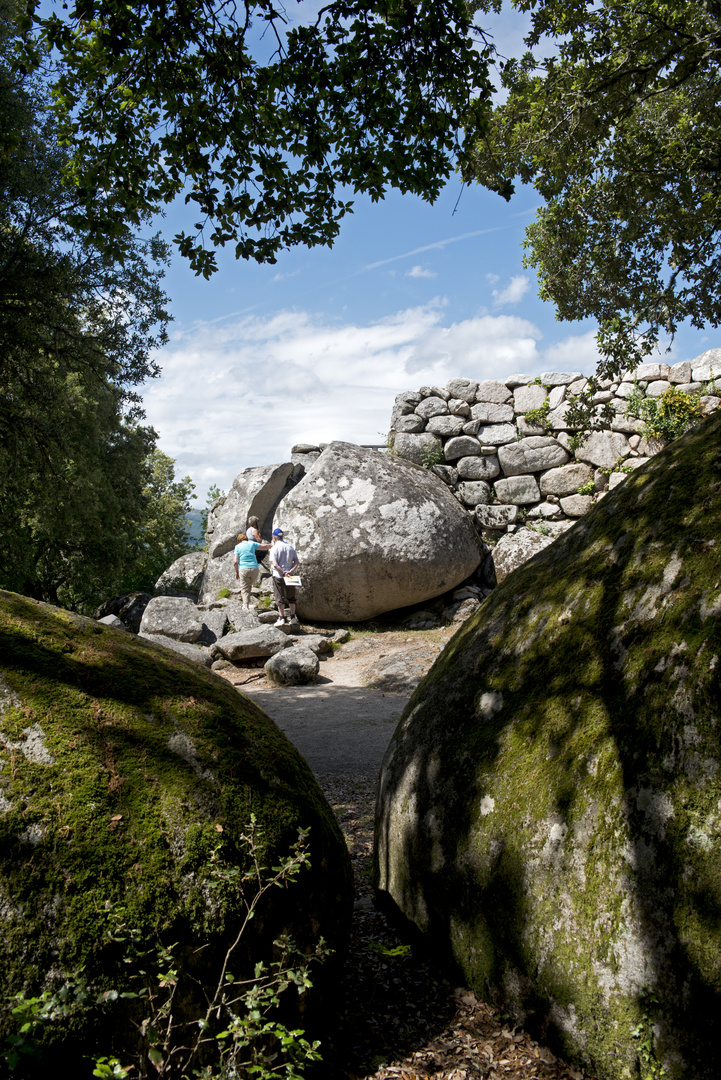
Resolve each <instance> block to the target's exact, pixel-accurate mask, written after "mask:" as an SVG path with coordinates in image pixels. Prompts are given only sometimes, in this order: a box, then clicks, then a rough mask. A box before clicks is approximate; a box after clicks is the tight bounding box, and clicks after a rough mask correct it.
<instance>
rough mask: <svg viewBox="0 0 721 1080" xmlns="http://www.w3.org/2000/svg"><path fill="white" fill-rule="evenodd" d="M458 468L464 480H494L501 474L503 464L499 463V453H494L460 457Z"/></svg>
mask: <svg viewBox="0 0 721 1080" xmlns="http://www.w3.org/2000/svg"><path fill="white" fill-rule="evenodd" d="M456 469H457V470H458V476H459V477H461V479H463V480H493V479H495V477H496V476H498V475H499V473H500V471H501V466H500V465H499V463H498V455H497V454H495V453H494V454H493V455H490V454H489V455H486V454H481V455H479V456H476V457H464V458H459V459H458V461H457V462H456Z"/></svg>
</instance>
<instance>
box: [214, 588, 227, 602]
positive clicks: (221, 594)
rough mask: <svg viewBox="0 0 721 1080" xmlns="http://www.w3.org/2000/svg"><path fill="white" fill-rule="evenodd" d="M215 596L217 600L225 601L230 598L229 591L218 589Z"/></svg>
mask: <svg viewBox="0 0 721 1080" xmlns="http://www.w3.org/2000/svg"><path fill="white" fill-rule="evenodd" d="M216 595H217V597H218V600H227V599H228V597H229V596H230V589H218V592H217V594H216Z"/></svg>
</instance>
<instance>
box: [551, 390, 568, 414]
mask: <svg viewBox="0 0 721 1080" xmlns="http://www.w3.org/2000/svg"><path fill="white" fill-rule="evenodd" d="M565 400H566V387H565V386H554V387H553V389H552V390H551V392H550V394H549V395H548V408H549V409H557V408H558V406H559V405H561V404H562V402H564V401H565Z"/></svg>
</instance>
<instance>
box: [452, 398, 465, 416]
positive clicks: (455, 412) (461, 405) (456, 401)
mask: <svg viewBox="0 0 721 1080" xmlns="http://www.w3.org/2000/svg"><path fill="white" fill-rule="evenodd" d="M448 411H449V412H450V413H451V415H452V416H465V417H466V418H467V417H469V416H470V415H471V406H470V405H469V404H468V402H467V401H462V400H461V398H451V400H450V401H449V402H448Z"/></svg>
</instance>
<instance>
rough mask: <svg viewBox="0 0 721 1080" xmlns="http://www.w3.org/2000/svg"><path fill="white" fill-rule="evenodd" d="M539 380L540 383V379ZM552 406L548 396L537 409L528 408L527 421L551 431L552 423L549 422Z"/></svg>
mask: <svg viewBox="0 0 721 1080" xmlns="http://www.w3.org/2000/svg"><path fill="white" fill-rule="evenodd" d="M538 381H539V383H540V379H539V380H538ZM550 408H551V403H550V401H549V400H548V398H546V400H545V401H544V402H543V404H542V405H539V407H538V408H537V409H527V410H526V413H525V420H526V423H528V424H534V425H537V426H538V427H542V428H543V430H544V431H551V430H552V429H551V425H550V424H549V422H548V413H549V411H550Z"/></svg>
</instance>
